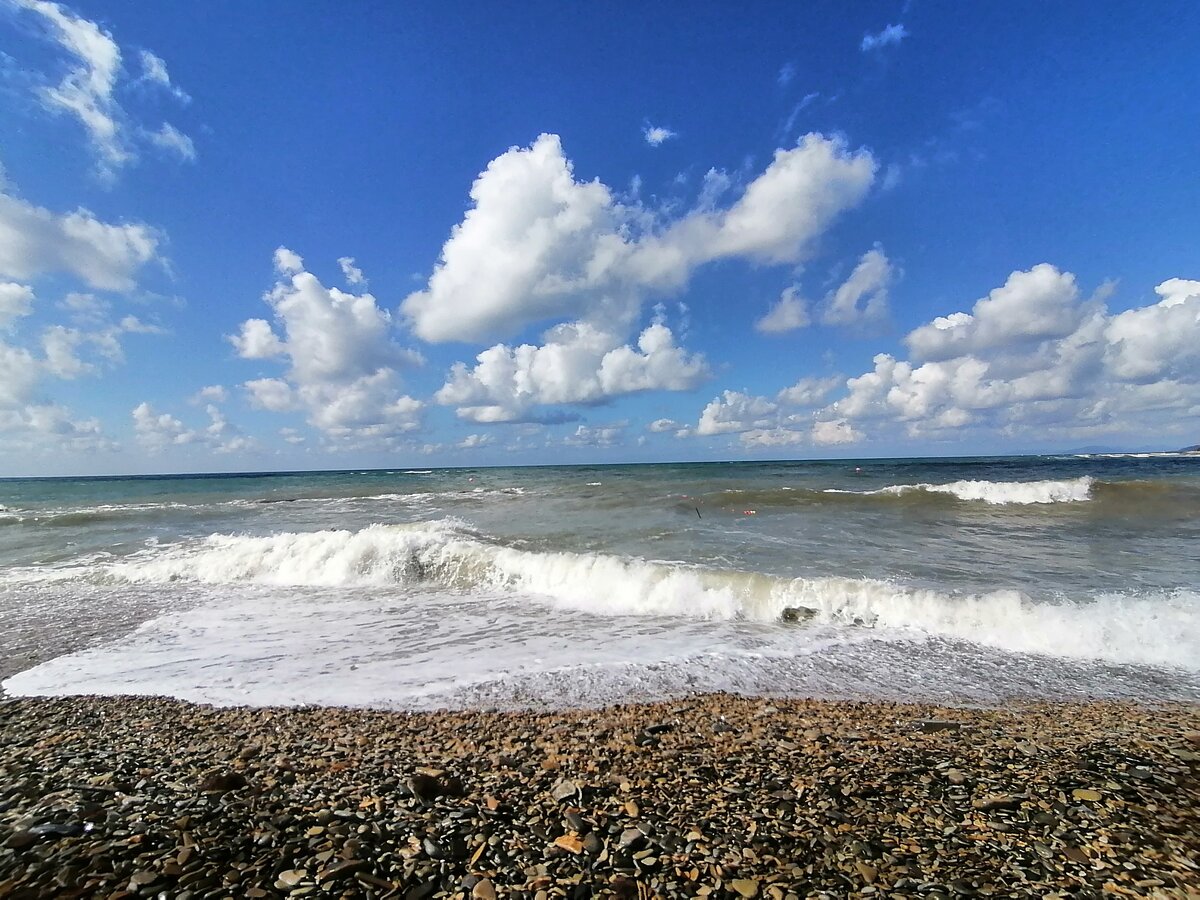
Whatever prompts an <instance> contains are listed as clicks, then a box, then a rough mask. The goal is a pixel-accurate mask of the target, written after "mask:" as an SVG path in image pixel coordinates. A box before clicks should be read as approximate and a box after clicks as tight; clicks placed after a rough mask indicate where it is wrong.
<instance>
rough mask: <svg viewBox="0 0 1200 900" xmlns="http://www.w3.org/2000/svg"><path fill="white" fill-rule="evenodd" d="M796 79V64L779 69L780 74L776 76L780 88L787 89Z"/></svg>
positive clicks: (788, 64) (785, 64)
mask: <svg viewBox="0 0 1200 900" xmlns="http://www.w3.org/2000/svg"><path fill="white" fill-rule="evenodd" d="M795 77H796V64H795V63H790V62H789V63H784V64H783V65H782V66H780V67H779V74H778V75H777V76H775V80H776V81H777V82H779V86H780V87H787V86H788V85H789V84H791V83H792V79H793V78H795Z"/></svg>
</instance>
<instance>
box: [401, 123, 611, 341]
mask: <svg viewBox="0 0 1200 900" xmlns="http://www.w3.org/2000/svg"><path fill="white" fill-rule="evenodd" d="M471 200H472V201H473V202H474V206H473V207H472V208H471V209H470V210H468V211H467V214H466V216H465V217H464V218H463V221H462V222H461V223H460V224H458V225H456V226H455V227H454V230H453V231H452V233H451V235H450V238H449V240H447V241H446V243H445V246H444V247H443V248H442V255H441V259H440V260H439V262H438V264H437V266H436V268H435V269H434V271H433V274H432V275H431V276H430V278H429V284H428V286H427V287H426V289H425V290H423V291H418V292H417V293H414V294H411V295H409V296H408V297H407V298H406V299H405V300H404V302H403V304H402V305H401V309H402V311H403V312H404V314H405V315H406V316H408V318H409V319H410V320H411V321H412V324H413V330H414V331H415V332H416V334H417V336H418V337H420V338H422V339H423V340H427V341H433V342H438V341H449V340H461V341H483V340H487V339H488V338H489V337H493V336H499V335H504V334H509V333H512V332H515V331H517V330H519V329H520V328H521V327H523V326H525V325H527V324H530V323H532V322H535V321H538V320H545V319H547V318H556V317H561V316H568V315H572V314H576V313H580V312H582V311H583V310H584V309H585V308H586V307H587V306H589V305H590V302H595V301H597V300H599V299H600V298H599V297H598V296H597V294H596V291H597V289H598V288H599V287H600V285H601V283H603V282H605V281H606V280H608V279H607V276H608V270H609V269H610V267H611V266H612V265H614V264H615V263H617V262H618V261H619V260H620V258H621V257H623V256H624V255H625V254H626V253H627V248H626V246H625V242H624V239H623V238H622V237H621V236H620V234H619V225H620V222H619V219H620V217H621V210H620V209H619V208H618V207H617V206H616V204H615V202H614V200H613V197H612V194H611V192H610V191H609V189H608V188H607V187H605V186H604V185H603V184H601V183H600V182H599V181H591V182H587V183H584V182H577V181H576V180H575V178H574V175H573V172H572V167H571V164H570V162H569V161H567V160H566V159H565V158H564V157H563V155H562V147H561V145H560V143H559V139H558V137H557V136H555V135H548V134H544V135H542V136H541V137H539V138H538V139H537V140H536V141H535V142H534V143H533V145H532V146H530V147H528V148H517V147H513V148H512V149H510V150H508V151H507V152H506V153H503V154H501V155H500V156H498V157H497V158H496V159H494V160H492V161H491V162H490V163H489V164H488V167H487V169H486V170H485V171H484V172H483V173H481V174H480V176H479V177H478V178H477V179H476V180H475V183H474V185H472V187H471Z"/></svg>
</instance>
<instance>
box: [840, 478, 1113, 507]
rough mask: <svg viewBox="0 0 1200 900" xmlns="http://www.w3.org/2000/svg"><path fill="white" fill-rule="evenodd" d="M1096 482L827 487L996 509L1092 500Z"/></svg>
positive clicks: (1079, 479) (852, 492) (957, 482)
mask: <svg viewBox="0 0 1200 900" xmlns="http://www.w3.org/2000/svg"><path fill="white" fill-rule="evenodd" d="M1095 483H1096V480H1095V479H1094V478H1092V477H1091V476H1090V475H1085V476H1083V477H1082V478H1070V479H1066V480H1063V481H952V482H950V483H949V484H893V485H888V486H887V487H884V488H880V489H878V490H874V491H845V490H837V489H835V488H830V489H829V490H827V491H826V493H830V494H860V495H867V496H870V495H876V494H895V495H903V494H908V493H912V492H918V491H920V492H925V493H930V494H949V495H950V496H952V497H956V498H957V499H959V500H965V501H975V502H982V503H990V504H993V505H997V506H1002V505H1008V504H1022V505H1024V504H1032V503H1081V502H1083V501H1085V500H1091V499H1092V488H1093V486H1094V485H1095Z"/></svg>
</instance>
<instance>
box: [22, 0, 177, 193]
mask: <svg viewBox="0 0 1200 900" xmlns="http://www.w3.org/2000/svg"><path fill="white" fill-rule="evenodd" d="M16 4H17V6H18V7H21V8H23V9H25V10H27V11H29V12H30V13H33V14H35V15H36V16H38V17H40V22H41V25H42V27H43V29H44V34H45V36H46V37H47V38H48V39H49V40H51V41H53V42H54V43H55V44H57V45H58V47H59V48H60V49H61V50H62V51H63V52H64V53H65V54H66V55H67V56H68V57H69V58H70V59H71V64H70V66H69V68H68V69H67V71H66V74H65V75H63V77H62V79H61V80H60V81H59V83H58V84H56V85H52V84H43V85H42V86H40V87H39V88H38V92H37V93H38V97H39V99H40V100H41V103H42V106H43V107H44V108H45V109H46V110H48V111H49V112H52V113H58V114H67V115H71V116H73V117H75V118H76V119H78V120H79V123H80V124H81V125H82V126H83V129H84V131H85V132H87V136H88V140H89V141H90V142H91V145H92V147H93V149H94V150H95V153H96V156H97V172H98V173H99V175H100V177H101V178H102V179H104V180H105V181H112V180H113V179H114V178H115V177H116V174H117V172H118V171H119V170H120V169H121V168H122V167H124V166H127V165H130V164H132V163H135V162H136V161H137V152H136V149H135V147H134V145H133V142H132V138H134V137H137V136H139V135H140V136H142V137H144V138H145V139H146V140H149V141H150V142H151V143H153V144H154V145H155V146H158V147H163V148H166V149H169V150H171V151H172V152H174V153H177V154H178V155H179V156H180V157H181V158H183V159H187V160H190V159H194V158H195V155H196V151H195V147H193V146H192V142H191V140H190V139H189V138H188V137H187V136H186V135H184V134H182V133H181V132H180V131H178V130H177V129H176V128H174V127H173V126H171V125H167V124H164V125H163V126H162V128H161V129H159V130H158V131H152V130H149V129H144V128H140V127H139V126H138V125H136V123H135V124H133V126H132V127H131V125H130V117H129V116H128V115H127V113H126V111H125V110H124V109H123V108H122V106H121V104H120V103H118V102H117V99H116V95H117V88H118V85H119V82H121V80H122V78H123V77H124V78H126V79H127V76H125V75H124V74H123V71H122V63H121V59H122V55H121V48H120V47H119V46H118V44H117V42H116V40H115V39H114V38H113V36H112V34H110V33H109V32H108V31H106V30H104V29H103V28H101V27H100V26H99V25H98V24H96V23H95V22H93V21H90V20H89V19H85V18H83V17H82V16H79V15H77V14H76V13H75V12H73V11H72V10H70V9H69V8H67V7H66V6H64V5H62V4H59V3H53V2H50V0H16ZM140 60H141V69H142V74H141V76H140V78H139V79H138V81H140V82H143V83H146V84H149V85H153V86H155V87H158V88H161V89H163V90H166V91H168V92H169V93H171V94H172V95H173V96H175V97H176V98H178V99H179V100H181V101H183V102H187V101H188V100H189V99H190V98H189V97H188V95H187V94H185V93H184V92H183V91H182V90H180V89H179V88H178V87H177V86H175V85H174V84H172V83H171V78H170V75H169V74H168V73H167V67H166V64H165V63H164V62H163V61H162V60H161V59H160V58H159V57H157V56H155V55H154V54H153V53H151V52H150V51H148V50H143V51H142V52H141V55H140ZM36 77H37V78H38V80H39V81H40V80H41V78H42V76H40V75H38V76H36Z"/></svg>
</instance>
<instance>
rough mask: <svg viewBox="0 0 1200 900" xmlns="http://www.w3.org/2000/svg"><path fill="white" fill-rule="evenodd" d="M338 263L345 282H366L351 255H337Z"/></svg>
mask: <svg viewBox="0 0 1200 900" xmlns="http://www.w3.org/2000/svg"><path fill="white" fill-rule="evenodd" d="M338 265H339V266H341V267H342V274H343V275H345V276H346V283H347V284H366V283H367V279H366V278H364V277H363V272H362V269H360V268H359V267H358V266H356V265H355V264H354V257H353V256H339V257H338Z"/></svg>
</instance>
